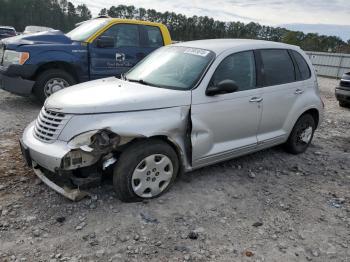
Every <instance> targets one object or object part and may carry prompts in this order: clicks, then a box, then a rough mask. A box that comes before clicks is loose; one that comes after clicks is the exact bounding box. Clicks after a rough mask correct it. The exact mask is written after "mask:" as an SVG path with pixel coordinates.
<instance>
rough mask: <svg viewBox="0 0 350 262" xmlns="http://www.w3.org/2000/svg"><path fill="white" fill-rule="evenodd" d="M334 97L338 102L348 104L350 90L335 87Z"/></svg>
mask: <svg viewBox="0 0 350 262" xmlns="http://www.w3.org/2000/svg"><path fill="white" fill-rule="evenodd" d="M335 97H336V98H337V100H338V101H344V102H350V89H343V88H340V87H337V88H336V89H335Z"/></svg>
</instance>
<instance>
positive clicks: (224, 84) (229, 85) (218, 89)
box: [205, 79, 239, 96]
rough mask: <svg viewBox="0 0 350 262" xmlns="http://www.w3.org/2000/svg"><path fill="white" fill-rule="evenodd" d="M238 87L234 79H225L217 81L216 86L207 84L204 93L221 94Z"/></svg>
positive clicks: (230, 91)
mask: <svg viewBox="0 0 350 262" xmlns="http://www.w3.org/2000/svg"><path fill="white" fill-rule="evenodd" d="M238 89H239V88H238V86H237V84H236V82H235V81H233V80H230V79H226V80H222V81H221V82H219V83H218V84H217V85H216V86H209V87H208V88H207V90H206V92H205V94H206V95H207V96H215V95H222V94H228V93H234V92H236V91H237V90H238Z"/></svg>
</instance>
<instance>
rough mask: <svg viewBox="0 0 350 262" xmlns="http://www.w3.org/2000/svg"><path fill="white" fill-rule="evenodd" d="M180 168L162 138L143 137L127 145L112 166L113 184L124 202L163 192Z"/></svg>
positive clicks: (175, 157)
mask: <svg viewBox="0 0 350 262" xmlns="http://www.w3.org/2000/svg"><path fill="white" fill-rule="evenodd" d="M178 171H179V160H178V157H177V154H176V153H175V151H174V149H173V148H172V147H171V146H169V145H168V144H166V143H164V142H163V141H161V140H155V139H150V140H145V141H141V142H137V143H135V144H134V145H131V146H130V147H129V148H127V149H126V150H125V151H124V152H123V153H122V154H121V156H120V157H119V160H118V162H117V164H116V166H115V167H114V173H113V184H114V188H115V190H116V193H117V196H118V198H119V199H120V200H121V201H123V202H137V201H142V200H143V199H150V198H155V197H159V196H160V195H162V194H163V193H165V192H166V191H167V190H168V189H169V188H170V187H171V185H172V184H173V183H174V180H175V178H176V176H177V173H178Z"/></svg>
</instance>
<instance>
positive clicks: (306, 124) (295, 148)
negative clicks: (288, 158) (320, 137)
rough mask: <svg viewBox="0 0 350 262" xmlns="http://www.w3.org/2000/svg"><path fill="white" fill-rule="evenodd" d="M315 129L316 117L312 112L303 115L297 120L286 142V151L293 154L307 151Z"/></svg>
mask: <svg viewBox="0 0 350 262" xmlns="http://www.w3.org/2000/svg"><path fill="white" fill-rule="evenodd" d="M315 129H316V124H315V120H314V118H313V117H312V116H311V115H310V114H305V115H302V116H301V117H300V118H299V119H298V121H297V122H296V124H295V126H294V128H293V130H292V132H291V134H290V136H289V138H288V140H287V142H286V144H285V149H286V151H287V152H289V153H292V154H300V153H303V152H305V150H306V149H307V148H308V147H309V145H310V143H311V141H312V138H313V136H314V132H315Z"/></svg>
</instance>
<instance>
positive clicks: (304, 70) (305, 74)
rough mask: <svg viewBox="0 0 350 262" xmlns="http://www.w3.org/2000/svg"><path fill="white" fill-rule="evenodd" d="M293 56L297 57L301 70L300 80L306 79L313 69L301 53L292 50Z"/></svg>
mask: <svg viewBox="0 0 350 262" xmlns="http://www.w3.org/2000/svg"><path fill="white" fill-rule="evenodd" d="M292 52H293V56H294V58H295V61H296V62H297V65H298V68H299V72H300V79H299V80H306V79H309V78H310V77H311V70H310V68H309V66H308V64H307V63H306V61H305V59H304V58H303V57H302V55H301V54H299V53H298V52H296V51H292Z"/></svg>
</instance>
